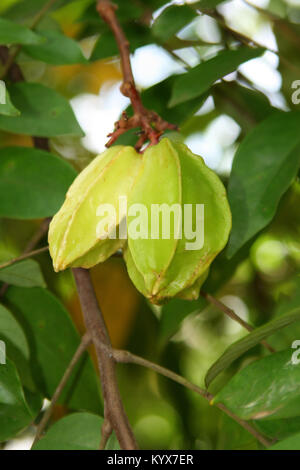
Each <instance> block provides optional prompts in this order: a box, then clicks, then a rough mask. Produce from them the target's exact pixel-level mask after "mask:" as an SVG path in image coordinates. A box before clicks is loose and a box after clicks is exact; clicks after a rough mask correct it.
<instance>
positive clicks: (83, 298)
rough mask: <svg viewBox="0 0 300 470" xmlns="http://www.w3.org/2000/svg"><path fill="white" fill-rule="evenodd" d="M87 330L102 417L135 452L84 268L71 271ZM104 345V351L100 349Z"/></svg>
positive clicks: (122, 443) (102, 324)
mask: <svg viewBox="0 0 300 470" xmlns="http://www.w3.org/2000/svg"><path fill="white" fill-rule="evenodd" d="M73 274H74V277H75V281H76V285H77V290H78V295H79V299H80V304H81V308H82V312H83V315H84V319H85V324H86V328H87V330H88V331H90V332H91V335H92V341H93V343H94V345H95V348H96V353H97V359H98V365H99V371H100V379H101V384H102V391H103V400H104V418H105V419H106V420H107V421H108V422H109V423H110V425H111V427H112V429H113V430H114V431H115V433H116V436H117V439H118V441H119V443H120V446H121V448H122V449H127V450H132V449H137V447H138V446H137V443H136V440H135V437H134V435H133V432H132V430H131V427H130V424H129V421H128V418H127V415H126V413H125V410H124V408H123V404H122V401H121V397H120V392H119V389H118V384H117V377H116V365H115V361H114V359H113V356H112V349H111V343H110V339H109V336H108V333H107V329H106V325H105V322H104V319H103V316H102V312H101V310H100V308H99V305H98V302H97V298H96V295H95V291H94V288H93V284H92V280H91V277H90V273H89V271H88V270H86V269H82V268H75V269H73ZM100 344H103V345H104V346H105V348H106V350H104V349H103V347H101V346H100Z"/></svg>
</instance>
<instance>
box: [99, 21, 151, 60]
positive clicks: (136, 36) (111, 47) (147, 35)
mask: <svg viewBox="0 0 300 470" xmlns="http://www.w3.org/2000/svg"><path fill="white" fill-rule="evenodd" d="M124 32H125V34H126V37H127V38H128V41H129V43H130V51H131V52H134V51H135V49H138V48H139V47H142V46H145V45H146V44H149V43H151V42H153V39H152V36H151V32H150V30H149V28H147V27H145V26H142V25H141V24H138V23H134V22H132V23H128V24H125V25H124ZM116 55H119V50H118V46H117V44H116V41H115V39H114V35H113V33H112V32H111V31H105V32H104V33H103V34H101V36H100V37H99V39H98V41H97V42H96V44H95V47H94V49H93V52H92V55H91V59H90V60H91V61H95V60H100V59H107V58H108V57H113V56H116Z"/></svg>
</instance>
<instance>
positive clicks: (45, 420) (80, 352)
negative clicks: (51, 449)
mask: <svg viewBox="0 0 300 470" xmlns="http://www.w3.org/2000/svg"><path fill="white" fill-rule="evenodd" d="M90 343H91V336H90V333H89V332H88V333H85V335H84V336H83V337H82V339H81V342H80V344H79V346H78V348H77V350H76V351H75V354H74V356H73V357H72V359H71V361H70V363H69V365H68V367H67V368H66V370H65V372H64V375H63V377H62V379H61V381H60V382H59V384H58V386H57V388H56V390H55V392H54V394H53V397H52V399H51V403H50V406H49V407H48V408H47V410H46V412H45V414H44V416H43V418H42V419H41V421H40V423H39V425H38V427H37V431H36V435H35V438H34V441H33V444H32V447H33V446H34V445H35V444H36V443H37V442H38V441H39V440H40V438H41V437H42V434H43V431H44V429H45V428H46V426H47V424H48V422H49V419H50V418H51V415H52V412H53V409H54V407H55V405H56V403H57V401H58V400H59V397H60V395H61V394H62V391H63V390H64V388H65V386H66V384H67V382H68V380H69V378H70V377H71V374H72V372H73V370H74V367H75V366H76V364H77V363H78V361H79V359H80V358H81V356H82V355H83V353H84V352H85V350H86V349H87V347H88V346H89V344H90Z"/></svg>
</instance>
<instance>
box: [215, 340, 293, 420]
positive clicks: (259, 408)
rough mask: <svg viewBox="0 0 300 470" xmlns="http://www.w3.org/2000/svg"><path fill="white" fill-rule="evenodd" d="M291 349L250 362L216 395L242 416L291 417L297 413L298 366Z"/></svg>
mask: <svg viewBox="0 0 300 470" xmlns="http://www.w3.org/2000/svg"><path fill="white" fill-rule="evenodd" d="M292 353H293V350H292V349H291V348H289V349H287V350H286V351H280V352H277V353H274V354H272V355H271V356H267V357H264V358H263V359H260V360H258V361H255V362H252V363H251V364H249V365H248V366H246V367H245V368H244V369H242V370H241V371H239V372H238V373H237V374H236V375H235V376H234V377H233V378H232V379H231V380H230V381H229V382H228V383H227V384H226V385H225V387H223V389H222V390H221V391H220V392H219V393H218V394H217V395H216V396H215V398H214V400H213V403H223V404H224V405H225V406H227V407H228V408H229V409H230V410H231V411H233V412H234V413H235V414H237V415H238V416H239V417H240V418H243V419H247V420H249V419H262V418H264V419H266V418H269V419H272V418H275V417H276V418H278V417H280V418H290V417H293V416H299V415H300V391H299V390H300V389H299V385H300V365H299V364H293V363H292Z"/></svg>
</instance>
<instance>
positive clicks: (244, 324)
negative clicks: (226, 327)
mask: <svg viewBox="0 0 300 470" xmlns="http://www.w3.org/2000/svg"><path fill="white" fill-rule="evenodd" d="M201 295H202V297H204V298H205V299H206V300H207V301H208V302H209V303H211V304H212V305H214V306H215V307H217V309H219V310H220V311H221V312H223V313H225V315H227V316H228V317H229V318H231V319H232V320H234V321H236V322H237V323H239V324H240V325H241V326H242V327H243V328H245V329H246V330H247V331H253V330H254V328H253V326H251V325H249V323H247V322H246V321H245V320H243V319H242V318H241V317H239V316H238V315H237V314H236V313H235V312H234V311H233V310H232V309H231V308H229V307H227V305H225V304H223V302H221V301H220V300H218V299H216V298H215V297H213V296H212V295H210V294H207V293H206V292H203V291H201ZM261 344H262V345H263V346H264V347H265V348H266V349H268V351H270V352H271V353H274V352H276V351H275V349H274V348H272V346H270V345H269V343H267V341H264V340H262V341H261Z"/></svg>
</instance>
